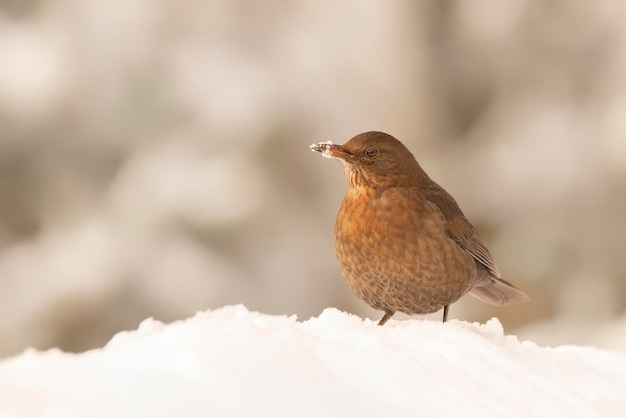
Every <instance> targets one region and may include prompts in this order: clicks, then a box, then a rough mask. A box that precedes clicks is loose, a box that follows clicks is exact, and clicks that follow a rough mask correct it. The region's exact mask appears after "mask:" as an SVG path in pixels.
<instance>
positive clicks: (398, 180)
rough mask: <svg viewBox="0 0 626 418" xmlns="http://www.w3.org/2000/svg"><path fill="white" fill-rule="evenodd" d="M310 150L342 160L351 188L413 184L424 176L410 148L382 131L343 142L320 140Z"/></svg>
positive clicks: (367, 133)
mask: <svg viewBox="0 0 626 418" xmlns="http://www.w3.org/2000/svg"><path fill="white" fill-rule="evenodd" d="M311 149H312V150H313V151H317V152H320V153H322V155H324V156H325V157H328V158H336V159H338V160H339V161H341V163H342V164H343V167H344V169H345V170H346V177H347V178H348V183H349V184H350V187H371V188H385V187H399V186H416V185H417V184H418V183H419V181H420V178H421V177H422V176H423V175H424V176H425V175H426V174H425V173H424V171H423V170H422V169H421V167H420V166H419V164H418V163H417V161H416V160H415V157H414V156H413V154H411V151H409V150H408V149H407V147H405V146H404V145H403V144H402V142H400V141H398V140H397V139H396V138H394V137H393V136H391V135H388V134H386V133H383V132H365V133H362V134H359V135H357V136H355V137H354V138H352V139H350V140H349V141H348V142H346V143H345V144H343V145H335V144H333V143H331V142H321V143H319V144H313V145H311Z"/></svg>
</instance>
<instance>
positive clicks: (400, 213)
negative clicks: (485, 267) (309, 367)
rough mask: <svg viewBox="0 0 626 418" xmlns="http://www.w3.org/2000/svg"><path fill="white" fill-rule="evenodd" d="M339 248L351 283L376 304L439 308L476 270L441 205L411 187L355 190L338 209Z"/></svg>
mask: <svg viewBox="0 0 626 418" xmlns="http://www.w3.org/2000/svg"><path fill="white" fill-rule="evenodd" d="M335 249H336V252H337V258H338V261H339V265H340V267H341V270H342V273H343V275H344V277H345V278H346V280H347V282H348V284H349V285H350V287H351V288H352V289H353V290H354V291H355V293H357V295H359V296H360V297H361V298H362V299H364V300H365V301H366V302H368V303H369V304H370V305H371V306H373V307H375V308H377V309H387V308H390V309H391V308H392V309H393V310H399V311H402V312H408V313H410V312H409V311H413V313H417V312H420V311H429V310H430V309H434V310H437V309H439V308H440V307H441V306H443V305H442V304H446V303H447V302H448V301H449V300H452V299H454V300H456V299H458V297H460V296H461V295H462V294H463V293H464V292H465V291H466V288H467V287H468V283H469V282H470V281H471V280H473V275H474V270H475V263H474V261H473V260H472V259H471V257H469V256H466V255H465V254H464V253H463V252H462V251H461V250H460V248H459V247H458V246H457V245H456V244H455V243H454V242H453V241H452V240H451V239H450V238H448V236H447V234H446V231H445V221H444V220H443V217H442V216H441V214H440V213H439V212H438V210H437V208H436V207H434V206H433V205H432V204H430V203H429V202H427V201H425V200H423V199H421V197H420V195H419V193H418V192H417V191H415V190H412V189H391V190H386V191H384V192H376V191H373V190H351V191H350V192H349V193H348V194H347V196H346V197H345V199H344V201H343V203H342V205H341V208H340V210H339V213H338V215H337V222H336V224H335ZM441 289H444V290H443V291H442V290H441ZM442 292H443V293H442Z"/></svg>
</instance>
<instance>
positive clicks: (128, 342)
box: [0, 306, 626, 418]
mask: <svg viewBox="0 0 626 418" xmlns="http://www.w3.org/2000/svg"><path fill="white" fill-rule="evenodd" d="M624 394H626V357H624V356H622V355H620V354H617V353H610V352H604V351H600V350H596V349H593V348H586V347H575V346H565V347H558V348H545V347H538V346H537V345H535V344H534V343H531V342H528V341H523V342H520V341H518V340H517V338H516V337H514V336H506V335H504V333H503V330H502V326H501V325H500V323H499V321H498V320H497V319H492V320H490V321H488V322H487V323H485V324H469V323H466V322H461V321H451V322H448V323H446V324H443V323H440V322H434V321H428V320H405V321H393V320H392V321H390V322H389V323H388V324H387V325H385V326H384V327H378V326H376V323H375V322H372V321H370V320H361V319H360V318H358V317H356V316H353V315H349V314H346V313H342V312H339V311H337V310H335V309H326V310H325V311H324V312H323V313H322V314H321V315H320V316H319V317H318V318H312V319H309V320H308V321H305V322H297V320H296V318H295V317H293V316H292V317H279V316H270V315H264V314H260V313H255V312H249V311H248V310H247V309H246V308H245V307H243V306H233V307H225V308H222V309H219V310H216V311H212V312H203V313H198V314H197V315H196V316H195V317H193V318H190V319H188V320H185V321H180V322H175V323H172V324H169V325H165V324H162V323H160V322H158V321H154V320H151V319H148V320H146V321H144V322H143V323H142V324H141V325H140V326H139V328H138V329H137V330H136V331H131V332H122V333H119V334H117V335H116V336H115V337H114V338H113V339H112V340H111V341H110V342H109V343H108V344H107V345H106V346H105V347H104V348H102V349H98V350H92V351H89V352H86V353H82V354H67V353H63V352H60V351H58V350H51V351H46V352H36V351H27V352H25V353H23V354H21V355H20V356H17V357H14V358H11V359H7V360H4V361H3V362H0V417H12V418H18V417H118V418H119V417H265V416H267V417H270V416H271V417H283V416H284V417H333V416H340V417H348V416H353V417H377V418H380V417H382V416H388V417H416V416H422V417H426V416H438V417H440V416H466V417H467V416H476V417H478V416H480V417H503V416H506V417H512V416H518V417H541V416H544V417H554V416H567V417H594V416H597V417H618V416H623V413H624V411H626V396H625V395H624Z"/></svg>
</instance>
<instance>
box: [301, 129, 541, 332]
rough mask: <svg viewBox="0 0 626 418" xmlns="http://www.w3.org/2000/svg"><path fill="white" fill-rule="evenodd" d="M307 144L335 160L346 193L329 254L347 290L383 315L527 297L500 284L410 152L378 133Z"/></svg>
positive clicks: (473, 237) (479, 243) (469, 230)
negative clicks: (466, 298) (469, 300)
mask: <svg viewBox="0 0 626 418" xmlns="http://www.w3.org/2000/svg"><path fill="white" fill-rule="evenodd" d="M311 149H312V150H314V151H317V152H321V153H322V155H324V156H325V157H328V158H337V159H339V161H341V162H342V164H343V167H344V169H345V172H346V177H347V179H348V184H349V190H348V194H347V195H346V197H345V198H344V200H343V203H342V204H341V208H340V209H339V214H338V215H337V222H336V224H335V251H336V253H337V259H338V260H339V266H340V268H341V271H342V273H343V275H344V277H345V278H346V281H347V282H348V285H349V286H350V288H352V290H353V291H354V293H356V294H357V296H359V297H360V298H361V299H363V300H364V301H365V302H366V303H368V304H369V305H370V306H372V307H373V308H374V309H379V310H382V311H384V312H385V315H384V316H383V317H382V319H381V320H380V322H379V323H378V325H383V324H384V323H385V322H387V320H388V319H389V318H391V316H392V315H393V314H394V313H395V312H397V311H399V312H403V313H406V314H426V313H432V312H436V311H438V310H439V309H441V308H443V321H444V322H445V321H446V320H447V318H448V308H449V306H450V305H451V304H452V303H454V302H456V301H457V300H458V299H459V298H460V297H461V296H463V295H464V294H466V293H467V292H470V293H471V294H472V295H473V296H475V297H477V298H478V299H480V300H482V301H483V302H487V303H490V304H493V305H507V304H510V303H515V302H526V301H527V300H529V298H528V296H527V295H526V294H525V293H524V292H522V291H521V290H519V289H517V288H515V287H514V286H513V285H511V284H510V283H508V282H506V281H504V280H503V279H502V277H501V275H500V271H499V270H498V267H497V266H496V264H495V263H494V261H493V258H492V257H491V254H490V253H489V250H488V249H487V245H486V244H485V242H484V241H483V239H482V238H481V236H480V235H479V233H478V231H477V230H476V228H474V226H473V225H472V224H471V223H470V222H469V221H468V220H467V218H466V217H465V215H463V212H461V209H460V208H459V206H458V205H457V203H456V201H455V200H454V199H453V198H452V196H450V195H449V194H448V193H447V192H446V191H445V190H444V189H442V188H441V187H440V186H439V185H438V184H437V183H435V182H434V181H432V180H431V179H430V177H428V175H427V174H426V173H425V172H424V170H422V168H421V167H420V165H419V164H418V163H417V161H416V160H415V157H414V156H413V154H411V152H410V151H409V150H408V149H407V148H406V147H405V146H404V145H403V144H402V143H401V142H400V141H398V140H397V139H395V138H394V137H392V136H391V135H388V134H385V133H383V132H366V133H363V134H360V135H357V136H355V137H354V138H352V139H351V140H350V141H348V142H346V143H345V144H344V145H341V146H340V145H333V144H332V143H330V142H326V143H319V144H313V145H311Z"/></svg>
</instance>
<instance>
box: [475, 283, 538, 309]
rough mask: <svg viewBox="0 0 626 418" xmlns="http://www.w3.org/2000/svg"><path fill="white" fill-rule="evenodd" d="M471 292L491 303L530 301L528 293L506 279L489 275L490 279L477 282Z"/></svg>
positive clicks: (502, 303) (505, 303) (506, 303)
mask: <svg viewBox="0 0 626 418" xmlns="http://www.w3.org/2000/svg"><path fill="white" fill-rule="evenodd" d="M470 294H471V295H472V296H474V297H476V298H478V299H480V300H481V301H483V302H486V303H489V304H491V305H508V304H510V303H521V302H528V301H529V300H530V298H529V297H528V295H527V294H526V293H524V292H522V291H521V290H519V289H518V288H517V287H515V286H513V285H512V284H511V283H509V282H507V281H506V280H502V279H497V278H495V277H489V280H485V281H484V282H480V283H477V284H476V286H474V287H473V288H472V290H470Z"/></svg>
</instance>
